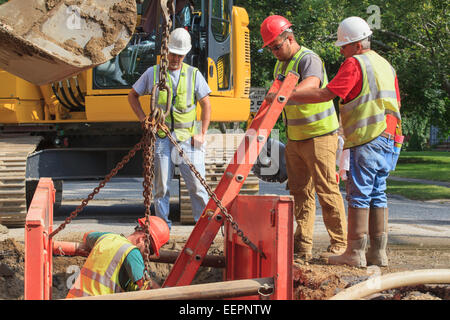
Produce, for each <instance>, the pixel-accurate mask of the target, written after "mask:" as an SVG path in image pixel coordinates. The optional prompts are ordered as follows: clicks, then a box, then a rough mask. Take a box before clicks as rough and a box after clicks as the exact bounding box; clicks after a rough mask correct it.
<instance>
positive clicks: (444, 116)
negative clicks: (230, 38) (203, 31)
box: [234, 0, 450, 149]
mask: <svg viewBox="0 0 450 320" xmlns="http://www.w3.org/2000/svg"><path fill="white" fill-rule="evenodd" d="M446 3H447V2H446V1H440V0H398V1H385V0H378V1H374V0H370V1H368V0H363V1H356V0H328V1H320V0H303V1H287V0H271V1H267V0H235V1H234V4H235V5H240V6H243V7H244V8H246V10H247V12H248V14H249V17H250V25H249V29H250V38H251V40H250V41H251V57H252V86H260V87H267V88H268V87H269V86H270V83H271V82H272V80H273V79H272V71H273V66H274V64H275V60H274V58H273V57H272V55H271V53H270V52H268V51H261V50H260V48H261V47H262V39H261V36H260V34H259V29H260V25H261V23H262V21H263V20H264V19H265V18H266V17H267V16H269V15H272V14H279V15H283V16H285V17H286V18H288V19H289V20H290V21H291V22H292V23H293V24H294V31H295V33H296V38H297V41H298V42H299V43H300V44H302V45H305V46H306V47H309V48H310V49H312V50H314V51H315V52H317V54H319V55H320V56H321V57H322V59H323V60H324V61H325V66H326V69H327V73H328V78H329V79H331V78H333V77H334V76H335V75H336V73H337V70H338V69H339V66H340V64H341V63H342V61H343V57H342V56H341V55H340V53H339V48H337V47H335V46H334V41H335V39H336V31H337V27H338V25H339V23H340V21H342V20H343V19H345V18H346V17H349V16H359V17H362V18H364V19H366V20H367V21H368V23H369V24H371V27H372V29H373V31H374V33H373V37H372V48H373V49H374V50H375V51H377V52H379V53H380V54H381V55H382V56H383V57H385V58H386V59H387V60H388V61H390V62H391V64H392V65H393V67H394V68H395V69H396V71H397V75H398V79H399V86H400V92H401V93H400V94H401V98H402V107H401V113H402V117H403V131H404V134H405V135H406V136H407V137H408V138H409V140H408V142H407V143H406V144H405V146H406V147H408V148H410V149H411V148H414V149H423V148H424V147H425V143H426V140H427V138H428V132H429V129H430V126H431V125H435V126H437V127H438V128H439V129H440V132H441V135H442V137H443V138H445V137H448V136H449V134H450V108H449V95H450V79H449V62H448V56H449V37H448V33H449V30H448V21H449V13H448V9H447V5H446ZM267 8H269V10H268V9H267Z"/></svg>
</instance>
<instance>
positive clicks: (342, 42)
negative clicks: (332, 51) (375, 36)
mask: <svg viewBox="0 0 450 320" xmlns="http://www.w3.org/2000/svg"><path fill="white" fill-rule="evenodd" d="M372 33H373V32H372V31H370V32H369V34H368V35H364V37H360V38H357V39H352V40H348V41H339V40H338V41H336V42H335V43H334V45H335V46H336V47H342V46H345V45H346V44H350V43H353V42H358V41H361V40H364V39H366V38H368V37H370V36H371V35H372Z"/></svg>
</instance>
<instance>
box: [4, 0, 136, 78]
mask: <svg viewBox="0 0 450 320" xmlns="http://www.w3.org/2000/svg"><path fill="white" fill-rule="evenodd" d="M136 20H137V15H136V0H10V1H8V2H6V3H4V4H2V5H0V68H1V69H3V70H5V71H8V72H10V73H12V74H14V75H16V76H18V77H20V78H23V79H25V80H27V81H29V82H32V83H34V84H36V85H43V84H47V83H50V82H54V81H59V80H62V79H64V78H67V77H69V76H71V75H74V74H76V73H79V72H81V71H83V70H85V69H89V68H93V67H95V66H96V65H99V64H101V63H104V62H106V61H108V60H110V59H111V58H113V57H114V56H116V55H117V54H118V53H119V52H120V51H121V50H122V49H124V48H125V46H126V45H127V43H128V41H129V40H130V38H131V36H132V34H133V32H134V29H135V26H136Z"/></svg>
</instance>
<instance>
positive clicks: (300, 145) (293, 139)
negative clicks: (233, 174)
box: [260, 15, 347, 261]
mask: <svg viewBox="0 0 450 320" xmlns="http://www.w3.org/2000/svg"><path fill="white" fill-rule="evenodd" d="M291 26H292V23H291V22H290V21H289V20H287V19H286V18H285V17H282V16H279V15H272V16H269V17H267V18H266V19H265V20H264V21H263V23H262V24H261V30H260V31H261V36H262V39H263V42H264V45H263V48H267V49H269V51H270V52H271V53H272V54H273V55H274V56H275V58H276V59H277V62H276V64H275V68H274V72H273V77H274V79H277V78H278V77H279V76H286V75H287V74H288V72H290V71H295V72H297V73H298V74H299V75H300V78H299V82H298V84H297V87H296V89H297V88H323V87H325V86H326V85H327V83H328V78H327V73H326V71H325V65H324V63H323V61H322V59H321V58H320V57H319V56H318V55H317V54H316V53H315V52H313V51H312V50H310V49H308V48H306V47H304V46H301V45H300V44H298V43H297V41H296V39H295V36H294V32H293V30H292V29H291ZM266 101H268V102H271V101H270V97H269V95H268V96H267V97H266ZM283 119H284V122H285V125H286V127H287V128H286V132H287V138H288V142H287V145H286V149H285V158H286V165H287V176H288V182H287V183H288V188H289V190H290V194H291V195H293V196H294V202H295V210H294V214H295V219H296V222H297V228H296V231H295V234H294V253H295V257H296V259H301V260H303V261H308V260H310V259H311V258H312V248H313V241H312V240H313V229H314V220H315V214H316V199H315V195H316V193H317V197H318V199H319V203H320V205H321V207H322V216H323V220H324V223H325V227H326V229H327V231H328V234H329V236H330V246H329V247H328V249H327V252H325V253H324V255H327V254H339V253H342V252H344V250H345V248H346V242H347V239H346V237H347V234H346V232H347V223H346V217H345V207H344V200H343V198H342V195H341V193H340V190H339V184H338V182H337V181H336V150H337V148H338V128H339V122H338V118H337V116H336V111H335V108H334V105H333V102H332V101H327V102H324V103H311V104H299V103H292V101H288V103H287V104H286V106H285V107H284V110H283Z"/></svg>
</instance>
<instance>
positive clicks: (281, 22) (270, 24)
mask: <svg viewBox="0 0 450 320" xmlns="http://www.w3.org/2000/svg"><path fill="white" fill-rule="evenodd" d="M290 26H292V23H290V22H289V20H288V19H286V18H285V17H282V16H277V15H273V16H268V17H267V18H266V19H264V21H263V23H262V24H261V30H260V32H261V37H262V39H263V41H264V45H263V48H264V47H265V46H267V45H268V44H269V43H271V42H272V41H273V40H275V38H276V37H278V36H279V35H280V34H281V33H282V32H283V31H284V30H286V29H287V28H289V27H290Z"/></svg>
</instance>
